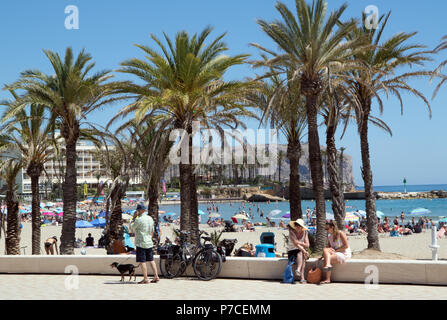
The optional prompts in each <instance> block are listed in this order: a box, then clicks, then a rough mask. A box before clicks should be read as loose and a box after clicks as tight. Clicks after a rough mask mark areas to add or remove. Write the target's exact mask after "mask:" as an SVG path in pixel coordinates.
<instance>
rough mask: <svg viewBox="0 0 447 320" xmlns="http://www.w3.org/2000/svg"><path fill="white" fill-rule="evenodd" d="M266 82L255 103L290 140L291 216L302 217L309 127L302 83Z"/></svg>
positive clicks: (275, 79)
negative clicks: (304, 143) (302, 171)
mask: <svg viewBox="0 0 447 320" xmlns="http://www.w3.org/2000/svg"><path fill="white" fill-rule="evenodd" d="M270 81H271V83H266V82H264V84H263V87H262V89H261V90H260V92H259V93H257V94H255V95H252V97H251V99H249V100H251V101H252V103H253V105H254V106H257V107H258V108H260V109H261V110H262V112H263V114H264V116H263V118H264V119H265V121H270V125H271V126H272V127H275V128H278V129H279V130H280V131H281V132H282V133H283V135H284V136H285V137H286V139H287V158H288V159H289V161H290V175H289V199H290V219H291V220H296V219H298V218H302V216H303V213H302V209H301V191H300V176H299V162H300V158H301V139H302V138H303V135H304V132H305V129H306V110H305V109H304V101H303V99H302V96H301V92H300V89H299V84H296V83H294V82H293V81H292V80H289V81H285V82H284V81H281V79H280V78H279V77H278V76H271V77H270Z"/></svg>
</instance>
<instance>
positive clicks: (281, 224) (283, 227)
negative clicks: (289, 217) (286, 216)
mask: <svg viewBox="0 0 447 320" xmlns="http://www.w3.org/2000/svg"><path fill="white" fill-rule="evenodd" d="M279 227H280V228H282V229H287V226H286V224H285V223H284V221H282V220H281V221H280V222H279Z"/></svg>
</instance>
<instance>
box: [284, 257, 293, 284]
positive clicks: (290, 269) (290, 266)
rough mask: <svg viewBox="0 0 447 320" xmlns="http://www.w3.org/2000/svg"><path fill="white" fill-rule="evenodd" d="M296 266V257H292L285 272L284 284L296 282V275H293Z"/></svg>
mask: <svg viewBox="0 0 447 320" xmlns="http://www.w3.org/2000/svg"><path fill="white" fill-rule="evenodd" d="M294 264H295V256H292V257H291V258H290V259H289V261H288V262H287V266H286V269H285V270H284V274H283V280H282V282H283V283H292V284H293V283H294V282H295V275H294V274H293V265H294Z"/></svg>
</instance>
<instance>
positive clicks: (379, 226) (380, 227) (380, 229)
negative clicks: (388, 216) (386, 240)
mask: <svg viewBox="0 0 447 320" xmlns="http://www.w3.org/2000/svg"><path fill="white" fill-rule="evenodd" d="M377 232H378V233H384V232H385V231H384V230H383V227H382V224H380V223H379V225H378V226H377Z"/></svg>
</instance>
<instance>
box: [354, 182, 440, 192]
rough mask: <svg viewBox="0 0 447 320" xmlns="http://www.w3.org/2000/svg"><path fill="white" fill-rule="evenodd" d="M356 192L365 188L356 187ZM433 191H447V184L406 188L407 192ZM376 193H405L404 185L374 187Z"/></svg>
mask: <svg viewBox="0 0 447 320" xmlns="http://www.w3.org/2000/svg"><path fill="white" fill-rule="evenodd" d="M355 189H356V190H360V191H361V190H364V186H356V187H355ZM432 190H442V191H447V184H412V185H411V184H410V185H407V186H406V191H407V192H427V191H432ZM374 191H379V192H404V185H403V184H400V185H381V186H374Z"/></svg>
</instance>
